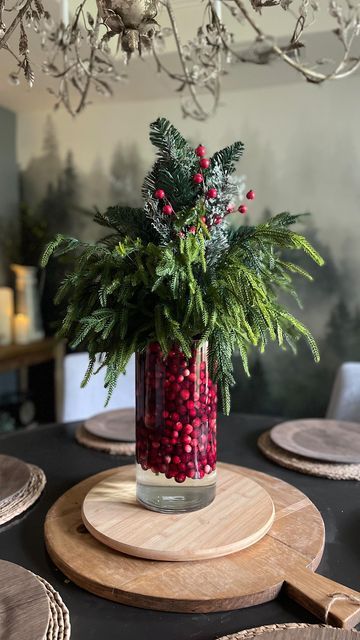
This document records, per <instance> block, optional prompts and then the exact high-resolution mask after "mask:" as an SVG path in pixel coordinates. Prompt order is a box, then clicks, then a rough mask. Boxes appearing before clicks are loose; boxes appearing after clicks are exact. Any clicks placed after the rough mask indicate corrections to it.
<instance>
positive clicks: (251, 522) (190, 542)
mask: <svg viewBox="0 0 360 640" xmlns="http://www.w3.org/2000/svg"><path fill="white" fill-rule="evenodd" d="M274 515H275V511H274V504H273V501H272V499H271V497H270V495H269V493H268V492H267V491H266V490H265V489H264V488H263V487H262V486H261V485H260V484H258V483H257V482H254V480H252V479H251V478H248V477H246V476H245V475H242V474H241V473H238V472H237V471H236V472H234V471H232V470H231V469H224V468H220V470H219V472H218V482H217V491H216V498H215V500H214V501H213V502H212V504H210V505H209V506H208V507H206V508H205V509H201V510H199V511H194V512H192V513H182V514H161V515H159V514H158V513H155V512H154V511H149V510H148V509H145V508H144V507H142V506H141V505H140V504H139V503H138V502H137V500H136V485H135V476H134V468H133V467H128V466H127V467H120V469H118V471H117V472H116V473H115V474H114V475H112V476H110V477H109V478H106V479H105V480H102V481H101V482H99V483H98V484H96V485H95V486H94V487H93V488H92V489H90V491H89V493H88V494H87V496H86V497H85V500H84V502H83V506H82V518H83V522H84V524H85V526H86V528H87V529H88V530H89V531H90V533H91V534H92V535H93V536H94V537H95V538H97V539H98V540H99V541H100V542H103V543H104V544H106V545H108V546H110V547H112V548H113V549H116V550H117V551H121V552H123V553H126V554H128V555H131V556H136V557H138V558H148V559H151V560H162V561H175V562H178V561H182V562H184V561H190V560H203V559H207V558H218V557H220V556H225V555H228V554H229V553H235V552H236V551H240V550H241V549H245V548H247V547H249V546H251V545H252V544H255V543H256V542H258V541H259V540H261V538H263V537H264V535H265V534H266V533H267V531H269V529H270V527H271V525H272V523H273V520H274Z"/></svg>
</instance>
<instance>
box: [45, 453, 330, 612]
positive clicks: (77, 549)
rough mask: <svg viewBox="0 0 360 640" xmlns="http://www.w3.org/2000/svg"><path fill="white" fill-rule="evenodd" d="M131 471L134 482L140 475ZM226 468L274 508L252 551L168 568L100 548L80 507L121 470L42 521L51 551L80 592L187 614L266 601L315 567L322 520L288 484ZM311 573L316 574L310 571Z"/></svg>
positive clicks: (72, 493)
mask: <svg viewBox="0 0 360 640" xmlns="http://www.w3.org/2000/svg"><path fill="white" fill-rule="evenodd" d="M127 469H128V473H129V477H130V478H132V481H133V482H135V469H134V468H133V467H127ZM223 469H224V470H231V471H232V472H234V473H240V474H242V475H246V476H247V477H249V478H251V479H252V480H255V482H258V483H259V484H260V485H261V486H262V487H264V489H266V491H268V492H269V494H270V496H271V498H272V500H273V502H274V506H275V521H274V524H273V526H272V528H271V529H270V531H269V532H268V533H267V534H266V535H265V536H264V538H263V539H262V540H260V542H258V543H257V544H255V545H252V546H251V547H249V548H248V549H245V550H243V551H239V552H237V553H233V554H231V555H228V556H223V557H221V558H213V559H211V560H199V561H197V560H196V561H191V562H167V563H164V562H158V561H156V560H143V559H141V558H134V557H130V556H127V555H124V554H122V553H119V552H118V551H115V550H114V549H111V548H110V547H107V546H105V545H103V544H101V543H100V542H99V541H98V540H96V539H95V538H94V537H93V536H92V535H90V533H88V531H87V530H86V528H85V526H84V525H83V523H82V519H81V504H82V502H83V500H84V498H85V496H86V495H87V493H88V492H89V491H90V489H91V488H92V487H93V486H95V485H96V484H98V483H99V482H101V481H102V480H105V479H106V478H110V477H111V476H112V475H113V474H114V472H115V471H116V469H110V470H108V471H104V472H102V473H99V474H97V475H95V476H93V477H91V478H88V479H86V480H84V481H83V482H80V484H78V485H76V486H74V487H73V488H72V489H70V490H69V491H67V492H66V493H65V494H64V495H63V496H61V497H60V498H59V499H58V500H57V502H56V503H55V504H54V505H53V506H52V508H51V509H50V511H49V512H48V514H47V517H46V521H45V541H46V546H47V549H48V552H49V554H50V556H51V558H52V559H53V561H54V562H55V564H56V565H57V567H58V568H59V569H60V570H61V571H62V572H63V573H64V574H65V575H66V576H67V577H68V578H69V579H70V580H72V581H73V582H75V583H76V584H77V585H78V586H80V587H82V588H84V589H86V590H88V591H90V592H91V593H95V594H96V595H99V596H102V597H104V598H108V599H109V600H113V601H116V602H121V603H123V604H129V605H133V606H137V607H142V608H148V609H157V610H161V611H179V612H185V613H190V612H210V611H228V610H231V609H238V608H243V607H248V606H251V605H255V604H259V603H262V602H268V601H269V600H272V599H274V598H275V597H276V596H277V594H278V593H279V591H280V589H281V587H282V585H283V582H284V579H285V576H286V575H287V574H288V573H289V571H291V569H292V568H294V567H297V566H298V565H299V563H300V564H301V565H302V566H303V567H304V568H305V567H309V568H310V569H312V570H314V569H315V568H316V567H317V566H318V564H319V562H320V559H321V557H322V553H323V547H324V524H323V520H322V518H321V515H320V513H319V512H318V510H317V509H316V507H315V506H314V505H313V503H312V502H311V501H310V500H309V498H307V497H306V496H305V495H304V494H303V493H301V492H300V491H298V489H296V488H295V487H293V486H291V485H289V484H287V483H286V482H283V481H282V480H279V479H278V478H273V477H272V476H268V475H266V474H263V473H260V472H258V471H253V470H251V469H245V468H243V467H237V466H234V465H225V464H219V465H218V470H219V471H220V472H221V471H222V470H223ZM132 474H133V475H132ZM158 517H159V518H161V517H162V514H159V515H158ZM226 526H227V523H225V522H224V527H226ZM306 573H309V574H310V576H311V571H309V572H306Z"/></svg>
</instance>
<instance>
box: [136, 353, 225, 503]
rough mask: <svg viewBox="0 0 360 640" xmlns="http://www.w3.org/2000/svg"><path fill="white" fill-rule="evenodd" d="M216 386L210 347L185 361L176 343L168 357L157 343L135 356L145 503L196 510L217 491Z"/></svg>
mask: <svg viewBox="0 0 360 640" xmlns="http://www.w3.org/2000/svg"><path fill="white" fill-rule="evenodd" d="M216 411H217V389H216V385H215V384H213V382H212V380H211V379H210V377H209V372H208V358H207V345H203V346H201V347H198V346H197V344H196V343H194V346H193V349H192V354H191V358H190V359H187V358H186V357H185V356H184V354H183V352H182V351H181V349H180V348H179V347H177V346H175V347H174V348H173V349H172V350H171V352H170V353H169V354H168V356H167V357H166V358H164V357H163V354H162V352H161V349H160V346H159V345H158V344H157V343H152V344H150V345H149V346H148V347H147V349H146V350H145V351H144V352H142V353H139V354H137V359H136V488H137V499H138V500H139V502H141V503H142V504H143V505H144V506H145V507H147V508H148V509H151V510H153V511H160V512H163V513H184V512H187V511H196V510H197V509H202V508H203V507H206V506H207V505H208V504H210V503H211V502H212V501H213V499H214V497H215V491H216Z"/></svg>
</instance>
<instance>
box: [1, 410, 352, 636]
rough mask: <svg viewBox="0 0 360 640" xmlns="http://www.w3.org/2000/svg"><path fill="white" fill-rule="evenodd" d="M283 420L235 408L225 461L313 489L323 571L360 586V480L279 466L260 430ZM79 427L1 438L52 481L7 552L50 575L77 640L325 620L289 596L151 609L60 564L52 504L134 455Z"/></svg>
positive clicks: (224, 430)
mask: <svg viewBox="0 0 360 640" xmlns="http://www.w3.org/2000/svg"><path fill="white" fill-rule="evenodd" d="M279 421H280V420H279V419H276V418H274V417H267V416H253V415H252V416H249V415H242V414H233V415H232V416H230V417H227V418H225V417H220V419H219V437H218V440H219V456H218V457H219V459H220V460H222V461H224V462H231V463H234V464H241V465H244V466H248V467H252V468H254V469H257V470H259V471H263V472H265V473H269V474H271V475H274V476H278V477H279V478H282V479H283V480H286V482H289V483H291V484H293V485H294V486H296V487H298V488H299V489H300V490H301V491H303V492H304V493H306V494H307V495H308V496H309V498H310V499H311V500H312V501H313V502H314V503H315V504H316V506H317V507H318V509H319V510H320V511H321V513H322V515H323V518H324V521H325V526H326V547H325V553H324V556H323V560H322V562H321V565H320V567H319V572H320V573H322V574H323V575H325V576H328V577H329V578H332V579H333V580H336V581H337V582H340V583H342V584H346V585H347V586H349V587H352V588H353V589H356V590H357V591H359V590H360V544H359V536H360V483H357V482H355V481H334V480H325V479H321V478H313V477H310V476H305V475H302V474H299V473H296V472H294V471H288V470H286V469H283V468H281V467H278V466H276V465H275V464H273V463H271V462H270V461H268V460H266V459H265V458H263V456H262V455H261V453H260V452H259V451H258V450H257V447H256V440H257V437H258V435H259V434H260V433H261V432H262V431H264V430H265V429H268V428H269V427H271V426H273V425H274V424H276V423H278V422H279ZM73 431H74V425H49V426H45V427H40V428H38V429H36V430H33V431H28V432H21V431H18V432H15V433H14V434H10V435H3V436H1V437H0V453H5V454H9V455H13V456H18V457H19V458H22V459H23V460H25V461H27V462H31V463H34V464H37V465H38V466H40V467H41V468H42V469H43V470H44V471H45V473H46V476H47V486H46V489H45V492H44V494H43V495H42V497H41V498H40V500H39V501H38V502H37V503H36V504H35V505H34V506H33V507H32V509H30V510H29V511H28V512H27V513H26V514H25V515H24V516H22V517H20V518H19V519H17V520H15V521H13V522H12V523H9V524H8V525H4V526H2V527H0V558H2V559H4V560H9V561H11V562H15V563H17V564H20V565H22V566H24V567H26V568H27V569H30V570H31V571H34V572H35V573H38V574H39V575H41V576H42V577H43V578H45V579H46V580H48V581H49V582H50V583H51V584H52V585H53V586H54V588H55V589H57V590H58V591H59V592H60V594H61V596H62V598H63V600H64V601H65V603H66V605H67V606H68V608H69V610H70V615H71V623H72V636H71V637H72V639H73V640H118V639H119V638H121V639H122V640H145V639H148V638H151V640H155V639H156V640H213V639H215V638H218V637H219V636H222V635H225V634H230V633H233V632H235V631H239V630H241V629H246V628H249V627H255V626H259V625H265V624H273V623H282V622H311V623H316V622H317V621H316V620H315V618H313V617H312V616H311V615H310V614H309V613H307V612H306V611H305V610H303V609H302V608H300V607H299V606H298V605H296V604H295V603H293V602H291V601H290V600H288V599H287V598H286V596H281V595H280V597H279V598H278V599H277V600H275V601H273V602H269V603H267V604H263V605H259V606H257V607H251V608H249V609H242V610H239V611H229V612H226V613H211V614H177V613H162V612H158V611H147V610H142V609H136V608H134V607H126V606H123V605H120V604H115V603H113V602H110V601H108V600H103V599H102V598H98V597H97V596H93V595H91V594H90V593H87V592H86V591H83V590H81V589H80V588H78V587H77V586H75V585H74V584H72V583H70V582H69V581H68V580H67V579H66V578H65V576H63V575H62V574H61V572H60V571H59V570H58V569H56V567H54V565H53V564H52V562H51V560H50V559H49V557H48V556H47V553H46V550H45V547H44V541H43V524H44V519H45V515H46V513H47V511H48V509H49V507H50V506H51V505H52V504H53V502H54V501H55V500H56V499H57V498H58V497H59V496H60V495H61V494H62V493H64V491H66V490H67V489H69V488H70V487H71V486H73V485H74V484H76V483H77V482H80V480H83V479H84V478H86V477H87V476H90V475H92V474H94V473H97V472H99V471H102V470H104V469H108V468H111V467H115V466H117V465H121V464H129V459H126V458H123V457H118V456H110V455H107V454H104V453H100V452H96V451H93V450H90V449H86V448H83V447H81V446H80V445H78V444H77V443H76V442H75V440H74V438H73Z"/></svg>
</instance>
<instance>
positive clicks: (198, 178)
mask: <svg viewBox="0 0 360 640" xmlns="http://www.w3.org/2000/svg"><path fill="white" fill-rule="evenodd" d="M195 154H196V155H197V157H198V158H199V166H200V168H201V169H208V168H209V167H210V160H209V159H208V158H205V155H206V147H204V145H202V144H199V145H198V146H197V147H196V149H195ZM193 182H194V183H195V184H197V185H201V184H203V183H204V176H203V174H202V173H201V172H198V173H195V174H194V175H193ZM154 196H155V198H157V199H158V200H166V194H165V191H164V190H163V189H156V191H155V193H154ZM205 197H206V198H207V199H208V200H215V199H216V198H217V197H218V192H217V189H215V187H210V188H208V189H207V191H206V192H205ZM246 197H247V199H248V200H254V199H255V191H254V190H253V189H250V191H248V192H247V194H246ZM247 210H248V208H247V205H246V204H241V205H240V206H239V207H238V211H239V213H241V214H243V215H245V213H247ZM233 211H235V205H234V204H233V203H231V202H230V203H228V204H227V206H226V212H225V215H227V214H229V213H232V212H233ZM162 212H163V213H164V214H165V215H172V214H173V213H174V210H173V208H172V206H171V204H170V202H167V203H166V204H164V205H163V207H162ZM222 220H223V218H222V216H219V215H218V216H216V217H215V219H214V221H213V224H215V225H218V224H221V222H222ZM203 222H204V224H207V220H206V218H205V220H203ZM188 232H189V233H196V227H194V226H192V227H189V229H188ZM178 235H179V237H181V238H182V237H184V235H185V234H184V232H182V231H180V232H179V234H178Z"/></svg>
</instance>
